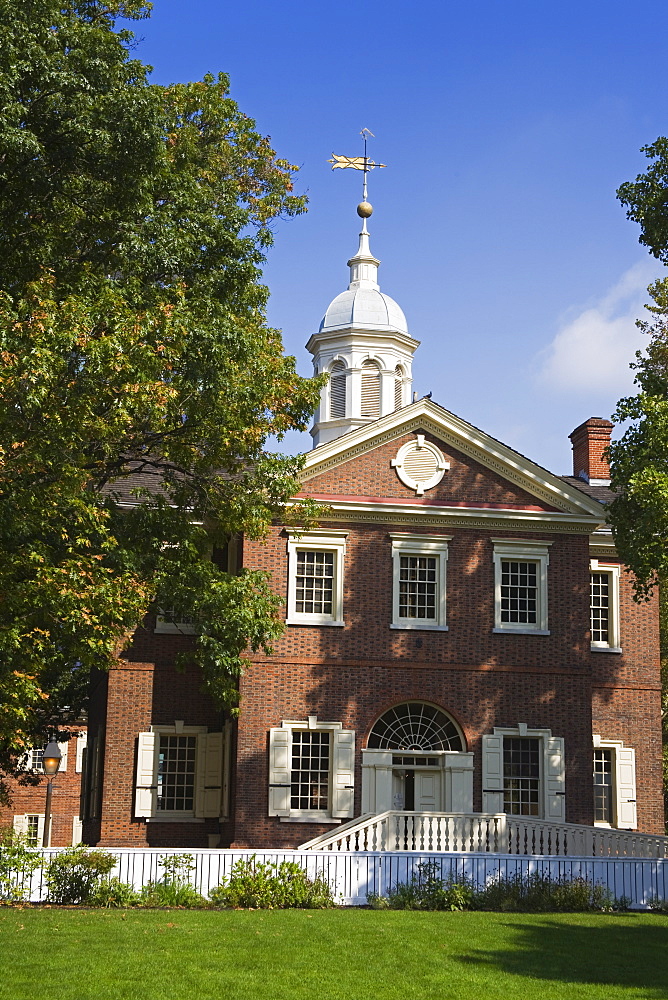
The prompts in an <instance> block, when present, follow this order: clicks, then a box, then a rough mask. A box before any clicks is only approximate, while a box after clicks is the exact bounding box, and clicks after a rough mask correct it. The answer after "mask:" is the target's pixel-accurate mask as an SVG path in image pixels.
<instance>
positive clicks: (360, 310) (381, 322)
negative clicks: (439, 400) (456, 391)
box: [306, 201, 420, 448]
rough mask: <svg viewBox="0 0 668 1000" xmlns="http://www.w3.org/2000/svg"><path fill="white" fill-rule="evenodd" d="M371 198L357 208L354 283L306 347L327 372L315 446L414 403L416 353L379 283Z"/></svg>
mask: <svg viewBox="0 0 668 1000" xmlns="http://www.w3.org/2000/svg"><path fill="white" fill-rule="evenodd" d="M372 211H373V209H372V207H371V205H370V204H369V202H368V201H362V202H361V203H360V204H359V205H358V206H357V214H358V215H359V216H360V218H362V219H363V220H364V221H363V225H362V232H361V233H360V237H359V240H360V241H359V247H358V250H357V253H356V254H355V256H354V257H351V259H350V260H349V261H348V267H349V268H350V284H349V285H348V288H347V289H346V291H345V292H341V294H340V295H337V296H336V298H335V299H334V300H333V301H332V302H331V303H330V304H329V306H328V308H327V311H326V312H325V315H324V316H323V319H322V322H321V324H320V329H319V330H318V332H317V333H314V334H313V336H312V337H311V338H310V339H309V341H308V343H307V345H306V349H307V350H308V351H310V353H311V354H312V355H313V367H314V372H315V374H316V375H319V374H320V373H321V372H327V373H328V374H329V381H328V383H327V385H326V386H324V388H323V390H322V393H321V396H320V405H319V407H318V409H317V411H316V414H315V421H314V424H313V427H312V429H311V434H312V435H313V447H314V448H317V446H318V445H319V444H325V443H326V442H327V441H331V440H333V439H334V438H337V437H340V436H341V435H342V434H347V433H348V431H352V430H354V429H355V428H356V427H360V426H362V425H363V424H368V423H371V422H372V421H373V420H377V419H378V418H379V417H384V416H385V415H386V414H387V413H392V411H393V410H399V409H401V407H402V406H406V404H407V403H410V401H411V393H412V388H411V387H412V371H411V370H412V362H413V353H414V351H415V349H416V348H417V347H419V344H420V342H419V340H414V339H413V338H412V337H411V336H410V335H409V333H408V325H407V323H406V317H405V316H404V314H403V312H402V310H401V308H400V307H399V306H398V305H397V303H396V302H395V301H394V299H391V298H390V296H389V295H386V294H385V293H384V292H381V290H380V288H379V286H378V266H379V264H380V261H379V260H377V259H376V258H375V257H374V256H373V254H372V253H371V250H370V248H369V233H368V230H367V219H368V218H369V216H370V215H371V213H372Z"/></svg>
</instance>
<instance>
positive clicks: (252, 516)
mask: <svg viewBox="0 0 668 1000" xmlns="http://www.w3.org/2000/svg"><path fill="white" fill-rule="evenodd" d="M147 14H148V10H147V8H146V5H145V4H143V3H141V2H140V0H126V2H122V0H117V2H108V3H103V2H97V0H61V2H56V0H0V550H1V556H0V770H1V769H4V770H5V772H7V771H8V770H9V769H11V761H12V759H13V758H15V756H16V754H17V753H20V751H21V750H22V749H23V748H24V747H26V746H27V745H29V744H30V743H32V742H34V741H35V740H38V739H40V738H41V737H43V735H44V734H45V733H47V732H49V730H50V728H52V727H54V726H57V725H58V724H62V723H63V722H65V721H67V720H68V718H75V717H76V715H77V713H78V711H79V710H80V708H81V706H82V704H83V702H84V699H85V690H86V683H87V678H88V676H89V673H90V670H91V669H92V668H93V667H107V666H109V664H110V663H111V662H112V661H113V658H114V657H116V656H118V655H122V651H123V649H124V648H125V647H126V645H127V643H128V640H129V637H130V636H131V634H132V632H133V630H134V629H135V627H136V626H137V625H138V624H139V623H140V622H141V620H142V618H143V616H144V615H145V614H146V613H147V612H148V611H149V610H151V609H153V610H155V609H157V608H160V607H161V608H168V609H170V610H171V612H172V613H174V615H175V616H176V617H177V618H181V617H185V616H186V615H192V616H195V617H196V618H197V619H198V620H199V621H200V623H201V632H200V635H199V636H198V637H197V639H196V641H195V642H194V649H193V651H192V653H191V654H188V655H189V656H190V657H191V658H192V659H193V660H194V661H195V662H197V663H198V664H199V665H200V666H201V668H202V670H203V675H204V678H205V681H206V683H207V684H208V687H209V690H210V691H211V692H212V693H213V694H214V695H215V696H216V697H217V698H218V699H219V701H220V702H221V703H226V704H228V705H233V704H234V701H235V697H236V693H235V692H236V686H237V683H236V682H237V678H238V675H239V673H240V671H241V669H242V668H243V662H244V650H245V649H246V648H248V647H251V648H259V647H260V646H265V647H266V646H267V645H269V644H270V643H271V642H272V641H273V639H274V638H275V637H276V636H277V635H278V634H279V632H280V628H281V626H280V622H279V618H278V615H277V612H278V604H277V600H276V598H275V596H274V595H273V594H272V592H271V590H270V588H269V587H268V585H267V581H266V580H265V579H264V577H263V576H262V575H261V574H257V573H243V574H241V575H239V576H236V575H228V574H227V573H226V572H224V571H223V568H221V562H220V560H218V559H217V558H216V552H217V551H218V550H219V549H220V548H222V547H223V546H224V545H225V543H226V542H227V540H228V539H229V538H231V537H232V536H234V535H236V534H238V533H240V532H244V533H246V534H248V535H251V536H255V537H260V536H261V535H262V534H263V532H264V531H265V530H266V527H267V525H268V523H269V521H270V520H271V518H272V517H273V516H275V515H276V514H277V512H278V511H283V510H284V505H285V503H286V502H287V500H288V499H289V498H290V497H291V496H293V495H294V493H295V492H296V490H297V475H298V470H299V464H300V463H299V460H298V459H294V458H285V457H280V456H276V455H270V454H267V453H266V452H265V444H266V441H267V438H268V437H269V436H270V435H277V436H278V437H279V438H280V437H281V436H282V435H283V434H284V433H285V432H286V431H288V430H290V429H291V428H303V427H304V426H305V423H306V422H307V420H308V417H309V415H310V413H311V412H312V410H313V407H314V405H315V402H316V397H317V393H318V390H319V385H318V383H317V382H316V381H314V380H306V379H302V378H300V377H299V376H298V375H297V373H296V371H295V364H294V359H293V358H289V357H285V356H284V354H283V349H282V344H281V339H280V335H279V333H278V332H277V331H276V330H272V329H271V328H269V327H268V326H267V323H266V318H265V304H266V299H267V290H266V288H265V287H264V286H263V285H262V283H261V280H260V278H261V274H260V266H261V264H262V261H263V252H264V250H265V248H266V247H267V246H269V245H270V243H271V241H272V231H271V224H272V221H273V220H275V219H276V218H277V217H279V216H281V215H294V214H297V213H299V212H301V211H303V208H304V199H303V198H300V197H296V196H294V195H293V193H292V176H293V171H294V168H293V167H291V166H290V164H289V163H287V162H286V161H284V160H280V159H277V157H276V155H275V153H274V151H273V150H272V148H271V146H270V144H269V143H268V141H267V140H266V139H265V138H263V137H262V136H261V135H259V134H258V133H257V132H256V130H255V125H254V122H253V121H252V120H251V119H250V118H248V117H247V116H246V115H244V114H243V113H242V112H241V111H240V110H239V108H238V107H237V105H236V104H235V102H234V101H232V100H231V99H230V97H229V94H228V82H227V80H226V78H225V77H224V76H222V75H221V76H218V77H216V78H214V77H212V76H207V77H205V79H204V80H202V81H199V82H196V83H187V84H176V85H173V86H169V87H159V86H155V85H152V84H151V83H150V80H149V76H148V68H147V67H145V66H143V65H141V64H140V63H139V62H137V60H135V59H132V58H131V57H130V56H131V50H132V34H131V33H130V32H129V31H127V30H125V29H122V30H119V29H118V26H117V23H116V22H117V19H118V18H119V17H124V18H126V19H131V18H135V19H136V18H141V17H144V16H147ZM124 485H125V489H124V490H123V489H122V487H123V486H124ZM128 485H130V486H132V487H133V490H134V492H133V496H134V503H133V504H129V505H128V504H127V502H123V503H122V502H121V500H124V501H127V487H128ZM135 487H136V488H135ZM121 493H123V496H121ZM300 513H302V514H306V515H307V514H308V511H302V512H300ZM212 556H213V557H212Z"/></svg>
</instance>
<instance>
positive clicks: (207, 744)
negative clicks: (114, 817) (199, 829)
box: [135, 722, 224, 822]
mask: <svg viewBox="0 0 668 1000" xmlns="http://www.w3.org/2000/svg"><path fill="white" fill-rule="evenodd" d="M223 752H224V734H223V733H222V732H217V733H209V732H207V730H206V728H205V727H203V726H184V725H183V723H179V722H177V723H175V724H174V725H173V726H152V727H151V730H150V731H149V732H145V733H139V736H138V738H137V784H136V787H135V816H140V817H144V818H145V819H147V820H150V821H152V822H159V821H163V822H169V821H171V820H187V819H193V820H195V819H205V818H207V817H211V818H213V817H219V816H220V814H221V804H222V792H223V763H224V760H223Z"/></svg>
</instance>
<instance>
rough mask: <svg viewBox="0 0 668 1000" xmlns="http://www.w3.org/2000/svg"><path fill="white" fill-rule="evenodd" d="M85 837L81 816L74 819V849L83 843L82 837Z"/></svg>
mask: <svg viewBox="0 0 668 1000" xmlns="http://www.w3.org/2000/svg"><path fill="white" fill-rule="evenodd" d="M82 836H83V823H82V822H81V818H80V817H79V816H73V817H72V847H76V846H77V844H80V843H81V837H82Z"/></svg>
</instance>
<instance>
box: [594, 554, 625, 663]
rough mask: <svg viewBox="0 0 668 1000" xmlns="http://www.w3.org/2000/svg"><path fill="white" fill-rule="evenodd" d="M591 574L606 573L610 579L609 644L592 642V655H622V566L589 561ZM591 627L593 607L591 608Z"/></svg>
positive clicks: (595, 560)
mask: <svg viewBox="0 0 668 1000" xmlns="http://www.w3.org/2000/svg"><path fill="white" fill-rule="evenodd" d="M589 572H590V573H606V574H607V575H608V577H609V579H610V584H609V588H608V595H609V604H608V635H609V636H610V640H611V641H610V640H609V641H608V642H592V643H591V651H592V653H621V652H623V650H622V645H621V638H620V632H619V580H620V577H621V566H620V565H619V563H605V562H600V561H599V560H598V559H591V560H590V561H589ZM590 626H591V607H590Z"/></svg>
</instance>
